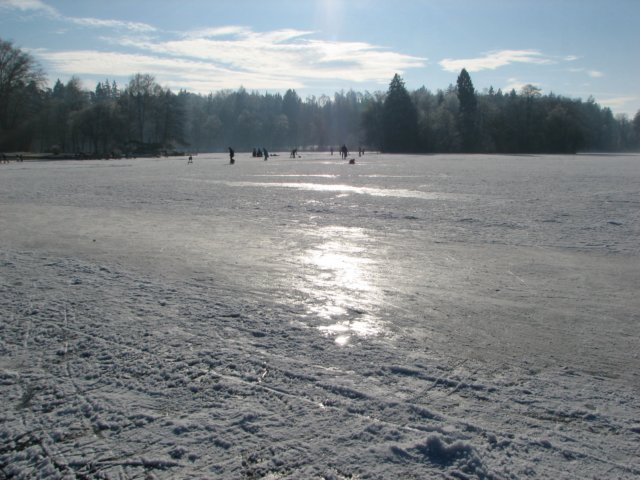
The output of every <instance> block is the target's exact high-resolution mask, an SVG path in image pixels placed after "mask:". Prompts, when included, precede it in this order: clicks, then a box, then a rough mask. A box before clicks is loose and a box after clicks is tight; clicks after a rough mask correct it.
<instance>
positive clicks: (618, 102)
mask: <svg viewBox="0 0 640 480" xmlns="http://www.w3.org/2000/svg"><path fill="white" fill-rule="evenodd" d="M598 97H599V99H598V102H599V103H600V104H601V105H604V106H605V107H609V108H611V109H613V110H617V111H622V112H625V111H626V112H628V113H629V115H633V114H634V113H635V112H636V109H637V106H638V101H640V97H639V96H637V95H629V96H607V95H599V96H598Z"/></svg>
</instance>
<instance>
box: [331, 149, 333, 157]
mask: <svg viewBox="0 0 640 480" xmlns="http://www.w3.org/2000/svg"><path fill="white" fill-rule="evenodd" d="M331 156H333V147H331Z"/></svg>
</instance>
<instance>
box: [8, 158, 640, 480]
mask: <svg viewBox="0 0 640 480" xmlns="http://www.w3.org/2000/svg"><path fill="white" fill-rule="evenodd" d="M639 239H640V156H638V155H624V156H605V155H602V156H599V155H578V156H437V155H436V156H408V155H407V156H398V155H395V156H394V155H375V154H372V155H366V156H365V157H362V158H358V159H357V161H356V164H355V165H347V164H346V163H344V162H341V161H340V159H339V158H337V157H331V156H330V155H328V154H306V155H304V156H303V158H300V159H288V158H286V155H282V156H279V157H271V158H270V159H269V162H264V161H258V160H256V159H252V158H251V157H250V155H246V158H244V157H243V155H241V154H238V155H237V161H236V164H235V165H233V166H232V165H228V158H227V156H226V155H222V154H221V155H198V156H196V157H194V163H193V164H190V165H187V163H186V159H175V158H174V159H135V160H133V159H132V160H121V161H82V162H74V161H64V162H24V163H21V164H9V165H3V166H1V167H0V242H1V243H0V317H1V318H0V320H1V323H0V392H1V395H2V405H3V409H2V412H1V413H0V416H1V418H2V421H1V423H0V477H2V478H25V479H26V478H51V479H54V478H144V477H145V475H147V476H149V477H150V478H166V479H173V478H238V479H242V478H268V479H280V478H327V479H334V478H335V479H346V478H487V479H489V478H495V479H502V478H505V479H506V478H637V477H638V476H640V462H639V460H638V458H639V456H640V426H639V425H640V417H639V416H638V412H639V411H640V401H639V400H638V393H639V389H640V373H639V372H640V358H639V355H640V353H639V352H640V345H639V342H638V334H639V333H640V326H639V321H640V313H638V312H640V298H639V296H638V285H640V261H639V255H640V240H639Z"/></svg>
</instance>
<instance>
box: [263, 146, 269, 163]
mask: <svg viewBox="0 0 640 480" xmlns="http://www.w3.org/2000/svg"><path fill="white" fill-rule="evenodd" d="M262 151H263V152H264V161H265V162H266V161H267V160H268V159H269V152H267V149H266V148H263V149H262Z"/></svg>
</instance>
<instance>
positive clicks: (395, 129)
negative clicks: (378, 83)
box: [383, 73, 418, 153]
mask: <svg viewBox="0 0 640 480" xmlns="http://www.w3.org/2000/svg"><path fill="white" fill-rule="evenodd" d="M383 125H384V128H383V132H384V139H383V150H384V151H385V152H398V153H408V152H415V151H416V148H417V145H418V113H417V110H416V107H415V105H414V104H413V101H412V100H411V96H409V92H408V91H407V89H406V88H405V86H404V82H403V81H402V78H401V77H400V75H398V74H397V73H396V74H395V75H394V76H393V80H391V83H390V84H389V90H388V92H387V97H386V98H385V100H384V106H383Z"/></svg>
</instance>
